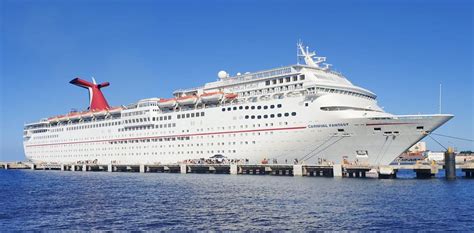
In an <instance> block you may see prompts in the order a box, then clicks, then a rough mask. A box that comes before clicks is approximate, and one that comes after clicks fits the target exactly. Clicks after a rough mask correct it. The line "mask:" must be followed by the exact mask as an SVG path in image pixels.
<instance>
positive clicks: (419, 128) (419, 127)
mask: <svg viewBox="0 0 474 233" xmlns="http://www.w3.org/2000/svg"><path fill="white" fill-rule="evenodd" d="M424 128H425V127H423V126H417V127H416V129H418V130H422V129H424Z"/></svg>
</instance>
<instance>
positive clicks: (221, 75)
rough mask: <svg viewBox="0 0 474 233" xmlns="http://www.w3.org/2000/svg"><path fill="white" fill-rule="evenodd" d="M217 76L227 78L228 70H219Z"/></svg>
mask: <svg viewBox="0 0 474 233" xmlns="http://www.w3.org/2000/svg"><path fill="white" fill-rule="evenodd" d="M217 76H218V77H219V78H220V79H224V78H227V76H228V74H227V72H225V71H223V70H221V71H219V73H217Z"/></svg>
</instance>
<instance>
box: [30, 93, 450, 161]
mask: <svg viewBox="0 0 474 233" xmlns="http://www.w3.org/2000/svg"><path fill="white" fill-rule="evenodd" d="M301 100H302V99H301V98H293V99H286V100H285V101H282V100H273V101H267V102H265V103H262V105H263V104H265V105H272V104H273V105H276V104H282V108H279V109H277V110H278V111H275V110H267V111H261V114H260V115H265V113H266V115H268V114H271V113H273V112H274V113H277V112H281V113H287V112H288V113H292V112H296V113H297V114H296V116H291V115H290V116H288V117H284V116H282V117H280V118H278V117H275V118H273V119H268V118H267V119H260V120H258V119H255V120H251V119H245V115H249V114H250V113H252V112H249V110H247V111H245V110H236V111H233V110H231V112H227V111H226V112H222V110H221V108H220V107H219V108H209V109H204V110H198V111H183V112H175V113H171V114H169V115H171V116H172V120H171V121H172V122H176V127H175V128H167V129H163V128H161V129H147V130H137V131H135V132H133V131H132V132H130V131H126V132H118V129H119V128H121V127H122V126H110V127H107V128H92V129H88V130H87V129H86V130H83V131H78V132H74V133H71V132H72V131H65V132H61V133H59V137H58V138H60V140H56V141H51V140H48V139H46V140H37V141H35V142H26V143H25V152H26V155H27V158H28V159H31V160H33V161H44V162H56V163H71V162H77V161H86V160H91V161H92V160H97V161H98V162H99V163H111V162H114V163H123V164H127V163H177V162H181V161H183V160H186V159H199V158H208V157H211V156H213V155H215V154H222V155H224V156H226V157H228V158H229V159H249V160H250V162H253V163H257V162H260V161H261V160H263V159H264V158H267V159H273V158H276V159H277V160H278V161H279V162H284V161H285V160H286V161H287V162H293V160H294V159H295V158H296V159H299V160H301V159H303V160H304V161H305V162H306V163H316V162H317V161H318V158H322V159H326V160H327V161H330V162H335V163H340V162H341V161H342V159H343V157H344V156H347V158H348V160H351V161H355V160H356V159H357V160H359V161H366V162H368V163H370V164H380V165H387V164H389V163H390V162H391V161H392V160H393V159H395V158H396V157H397V156H398V155H400V154H401V153H402V152H403V151H405V150H406V149H408V148H409V147H410V146H411V145H413V144H414V143H416V142H417V141H419V140H420V139H422V138H423V137H424V136H425V134H424V131H432V130H434V129H435V128H437V127H438V126H440V125H441V124H443V123H444V122H445V121H447V120H449V119H450V118H451V116H449V115H431V116H411V117H408V116H407V117H400V118H399V119H391V120H370V118H373V117H374V116H366V117H363V116H358V115H363V112H360V114H355V112H353V111H350V110H349V111H345V112H344V111H341V112H338V113H337V114H340V115H339V116H336V115H329V113H328V112H324V111H321V110H318V109H319V105H318V103H317V100H316V101H314V102H313V103H310V105H309V106H308V107H305V106H304V105H303V106H302V105H300V104H299V102H301ZM229 106H234V105H229ZM235 106H239V105H235ZM250 111H251V110H250ZM254 111H255V110H254ZM188 112H193V113H194V112H205V116H204V117H203V118H195V119H192V120H191V119H188V121H184V120H183V121H180V120H173V119H177V117H176V115H177V114H183V113H188ZM383 115H385V116H389V117H392V116H391V115H389V114H382V115H380V114H378V116H377V117H381V116H383ZM156 123H157V124H158V123H160V122H156ZM331 125H336V126H331ZM337 125H339V126H337ZM324 126H327V127H324ZM420 126H422V127H423V130H417V127H420ZM316 127H317V128H316ZM378 127H380V128H381V131H374V128H378ZM338 129H343V130H344V132H338ZM384 132H392V134H391V135H384ZM393 132H398V133H397V135H394V134H393ZM178 137H179V138H181V137H184V138H187V137H189V140H180V139H177V138H178ZM168 138H175V139H174V140H173V139H170V140H169V141H167V140H168ZM160 139H161V141H160ZM125 140H127V143H126V144H124V143H121V142H124V141H125ZM130 140H133V141H136V140H138V142H133V143H129V141H130ZM143 140H144V141H143ZM148 140H149V141H148ZM115 142H118V143H117V144H113V143H115ZM358 151H359V152H360V151H367V157H365V156H364V155H358V154H357V152H358Z"/></svg>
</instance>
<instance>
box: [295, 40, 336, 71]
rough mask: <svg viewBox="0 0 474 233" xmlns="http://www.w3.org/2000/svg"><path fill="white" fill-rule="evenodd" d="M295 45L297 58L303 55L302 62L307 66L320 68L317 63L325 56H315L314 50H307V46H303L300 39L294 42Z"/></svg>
mask: <svg viewBox="0 0 474 233" xmlns="http://www.w3.org/2000/svg"><path fill="white" fill-rule="evenodd" d="M296 47H297V49H298V53H297V56H298V58H299V57H303V59H304V62H305V63H306V65H308V66H312V67H317V68H321V67H320V66H319V64H320V63H323V62H325V61H326V57H316V53H315V52H314V51H313V52H309V47H308V46H306V48H305V47H304V46H303V43H302V42H301V41H300V42H298V43H297V44H296ZM298 63H299V62H298ZM326 68H328V66H326Z"/></svg>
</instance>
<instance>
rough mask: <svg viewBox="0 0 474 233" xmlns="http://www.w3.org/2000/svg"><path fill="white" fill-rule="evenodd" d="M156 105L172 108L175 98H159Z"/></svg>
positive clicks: (174, 104)
mask: <svg viewBox="0 0 474 233" xmlns="http://www.w3.org/2000/svg"><path fill="white" fill-rule="evenodd" d="M158 106H159V107H160V108H173V107H174V106H176V99H175V98H171V99H160V100H159V101H158Z"/></svg>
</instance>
